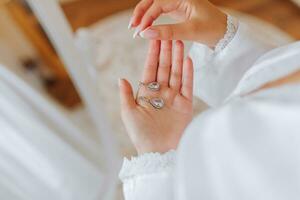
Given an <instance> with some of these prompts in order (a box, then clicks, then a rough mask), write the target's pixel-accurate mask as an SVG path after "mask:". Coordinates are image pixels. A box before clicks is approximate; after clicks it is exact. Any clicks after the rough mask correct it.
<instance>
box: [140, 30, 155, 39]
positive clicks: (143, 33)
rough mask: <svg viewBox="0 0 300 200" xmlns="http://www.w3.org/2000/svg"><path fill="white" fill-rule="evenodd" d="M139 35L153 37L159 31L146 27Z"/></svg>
mask: <svg viewBox="0 0 300 200" xmlns="http://www.w3.org/2000/svg"><path fill="white" fill-rule="evenodd" d="M140 36H141V37H142V38H146V39H155V38H157V37H158V36H159V32H158V31H157V30H154V29H152V28H147V29H146V30H144V31H142V32H141V33H140Z"/></svg>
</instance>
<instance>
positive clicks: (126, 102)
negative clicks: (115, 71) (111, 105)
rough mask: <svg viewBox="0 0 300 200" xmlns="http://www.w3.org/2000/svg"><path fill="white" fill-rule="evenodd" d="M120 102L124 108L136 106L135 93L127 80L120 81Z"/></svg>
mask: <svg viewBox="0 0 300 200" xmlns="http://www.w3.org/2000/svg"><path fill="white" fill-rule="evenodd" d="M119 88H120V100H121V106H122V107H123V108H134V107H135V106H136V103H135V99H134V96H133V91H132V87H131V85H130V83H129V82H128V81H127V80H126V79H119Z"/></svg>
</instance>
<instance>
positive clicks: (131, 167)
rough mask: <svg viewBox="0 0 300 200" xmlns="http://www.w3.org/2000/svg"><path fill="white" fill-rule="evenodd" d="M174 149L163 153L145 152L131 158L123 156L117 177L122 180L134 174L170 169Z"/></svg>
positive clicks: (173, 161) (173, 157)
mask: <svg viewBox="0 0 300 200" xmlns="http://www.w3.org/2000/svg"><path fill="white" fill-rule="evenodd" d="M175 159H176V151H175V150H171V151H168V152H167V153H165V154H160V153H146V154H143V155H141V156H138V157H132V158H131V160H128V159H127V158H124V162H123V166H122V169H121V171H120V174H119V178H120V179H121V180H122V181H124V180H126V179H130V178H134V177H135V176H139V175H145V174H152V173H157V172H163V171H170V170H172V169H173V168H174V166H175Z"/></svg>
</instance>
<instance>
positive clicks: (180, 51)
mask: <svg viewBox="0 0 300 200" xmlns="http://www.w3.org/2000/svg"><path fill="white" fill-rule="evenodd" d="M183 56H184V44H183V42H182V41H176V43H175V49H174V56H173V63H172V68H171V75H170V82H169V85H170V87H171V88H172V89H174V90H176V91H178V92H179V91H180V87H181V81H182V66H183Z"/></svg>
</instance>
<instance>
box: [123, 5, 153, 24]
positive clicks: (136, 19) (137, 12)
mask: <svg viewBox="0 0 300 200" xmlns="http://www.w3.org/2000/svg"><path fill="white" fill-rule="evenodd" d="M152 3H153V0H142V1H140V3H138V4H137V6H136V7H135V9H134V11H133V15H132V18H131V20H130V22H129V25H128V28H131V27H136V26H138V25H139V24H140V22H141V20H142V17H143V16H144V14H145V13H146V11H147V10H148V9H149V8H150V6H151V5H152Z"/></svg>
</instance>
